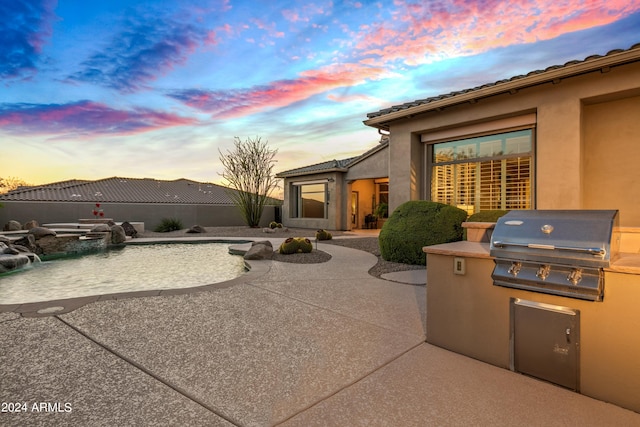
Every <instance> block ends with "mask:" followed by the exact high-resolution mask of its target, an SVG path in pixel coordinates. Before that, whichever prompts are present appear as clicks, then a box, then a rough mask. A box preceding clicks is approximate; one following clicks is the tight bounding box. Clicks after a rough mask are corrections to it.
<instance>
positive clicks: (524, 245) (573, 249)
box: [493, 240, 607, 257]
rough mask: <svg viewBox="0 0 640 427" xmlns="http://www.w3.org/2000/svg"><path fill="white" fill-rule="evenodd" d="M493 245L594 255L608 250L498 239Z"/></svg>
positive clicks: (603, 253)
mask: <svg viewBox="0 0 640 427" xmlns="http://www.w3.org/2000/svg"><path fill="white" fill-rule="evenodd" d="M493 246H494V247H496V248H504V247H506V246H517V247H521V248H531V249H546V250H550V251H553V250H556V249H557V250H559V251H569V252H580V253H586V254H591V255H593V256H602V257H603V256H604V255H605V254H606V253H607V251H605V250H604V249H602V248H576V247H571V246H555V245H542V244H537V243H509V242H503V241H500V240H497V241H495V242H493Z"/></svg>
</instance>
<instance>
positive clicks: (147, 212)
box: [0, 177, 280, 230]
mask: <svg viewBox="0 0 640 427" xmlns="http://www.w3.org/2000/svg"><path fill="white" fill-rule="evenodd" d="M228 191H229V189H228V188H226V187H223V186H221V185H217V184H213V183H207V182H197V181H192V180H189V179H184V178H182V179H176V180H171V181H167V180H159V179H152V178H124V177H110V178H104V179H98V180H94V181H91V180H68V181H61V182H54V183H51V184H45V185H38V186H31V187H23V188H19V189H17V190H14V191H11V192H9V193H6V194H2V195H0V203H1V204H2V205H3V207H2V208H0V227H2V224H6V223H7V222H8V221H9V220H16V221H19V222H21V223H25V222H27V221H30V220H33V219H35V220H36V221H38V222H39V223H40V224H43V223H69V222H75V221H77V220H79V219H86V218H92V217H93V214H92V211H93V210H94V209H95V204H96V203H100V205H101V206H100V209H102V211H103V214H104V215H105V217H108V218H113V219H114V220H115V221H130V222H132V221H135V222H143V223H144V226H145V228H146V229H148V230H153V229H154V228H155V226H156V225H158V224H159V223H160V222H161V221H162V219H163V218H175V219H179V220H180V221H182V223H183V225H184V226H185V227H190V226H192V225H195V224H198V225H201V226H203V227H212V226H238V225H245V224H244V222H243V220H242V216H241V215H240V213H239V211H238V208H237V207H236V206H235V205H234V203H233V200H232V199H231V197H230V196H229V194H228ZM279 204H280V201H278V200H275V199H274V200H272V203H270V205H269V206H265V210H264V212H263V215H262V220H261V225H262V226H267V225H268V224H269V222H270V221H274V220H279V217H278V215H279V212H280V206H279Z"/></svg>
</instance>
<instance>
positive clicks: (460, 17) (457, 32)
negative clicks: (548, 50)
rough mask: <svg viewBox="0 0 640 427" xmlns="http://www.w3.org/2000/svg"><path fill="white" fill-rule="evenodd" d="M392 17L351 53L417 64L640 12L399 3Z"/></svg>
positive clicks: (572, 5) (629, 7) (632, 5)
mask: <svg viewBox="0 0 640 427" xmlns="http://www.w3.org/2000/svg"><path fill="white" fill-rule="evenodd" d="M395 5H396V7H397V9H396V10H395V11H394V12H393V19H391V20H389V21H385V22H381V23H374V24H372V25H371V26H370V28H361V30H360V32H359V33H358V36H357V40H358V41H357V44H356V46H355V51H354V54H355V55H362V56H365V57H366V56H368V55H373V56H379V57H381V59H382V60H384V61H385V62H389V63H391V62H395V61H402V62H404V63H405V64H408V65H417V64H422V63H426V62H430V61H433V60H437V59H441V58H446V57H453V56H460V55H471V54H478V53H482V52H485V51H488V50H490V49H494V48H497V47H504V46H509V45H512V44H514V43H532V42H536V41H539V40H549V39H552V38H555V37H557V36H559V35H561V34H565V33H569V32H574V31H579V30H583V29H587V28H592V27H595V26H600V25H606V24H609V23H611V22H614V21H616V20H618V19H621V18H623V17H625V16H628V15H630V14H631V13H634V12H636V11H638V10H640V3H639V2H629V1H626V0H611V1H609V0H590V1H577V0H565V1H555V0H516V1H513V2H509V3H504V2H498V1H495V0H487V1H481V2H469V1H466V0H452V1H451V0H446V1H445V0H440V1H435V2H416V3H412V2H408V1H400V0H397V1H396V2H395Z"/></svg>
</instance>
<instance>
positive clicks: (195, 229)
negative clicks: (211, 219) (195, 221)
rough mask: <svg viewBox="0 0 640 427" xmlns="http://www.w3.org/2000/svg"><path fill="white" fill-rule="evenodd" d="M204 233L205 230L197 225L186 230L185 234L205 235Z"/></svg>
mask: <svg viewBox="0 0 640 427" xmlns="http://www.w3.org/2000/svg"><path fill="white" fill-rule="evenodd" d="M206 232H207V230H205V229H204V227H201V226H199V225H194V226H193V227H191V228H190V229H188V230H187V233H206Z"/></svg>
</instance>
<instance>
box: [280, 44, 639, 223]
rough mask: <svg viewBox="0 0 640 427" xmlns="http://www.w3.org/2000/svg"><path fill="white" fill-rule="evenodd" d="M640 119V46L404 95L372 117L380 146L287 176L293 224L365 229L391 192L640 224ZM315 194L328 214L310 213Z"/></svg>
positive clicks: (393, 199) (286, 214)
mask: <svg viewBox="0 0 640 427" xmlns="http://www.w3.org/2000/svg"><path fill="white" fill-rule="evenodd" d="M638 117H640V44H636V45H634V46H632V47H631V48H629V49H626V50H614V51H611V52H609V53H607V54H606V55H604V56H599V55H593V56H589V57H588V58H586V59H584V60H576V61H570V62H567V63H566V64H564V65H555V66H550V67H548V68H546V69H544V70H536V71H531V72H530V73H528V74H526V75H519V76H515V77H512V78H510V79H506V80H500V81H497V82H494V83H488V84H485V85H482V86H479V87H475V88H471V89H464V90H460V91H456V92H452V93H448V94H444V95H439V96H434V97H430V98H425V99H418V100H415V101H411V102H407V103H404V104H400V105H396V106H393V107H391V108H386V109H383V110H380V111H377V112H373V113H370V114H368V115H367V120H365V121H364V124H365V125H367V126H371V127H374V128H377V129H378V130H379V131H380V132H381V133H383V134H388V135H389V136H388V138H385V142H384V145H382V144H381V147H377V148H378V150H377V151H374V153H373V154H371V153H365V154H363V156H360V157H356V158H354V159H346V160H343V161H335V162H326V163H322V164H319V165H313V166H307V167H302V168H299V169H295V170H291V171H287V172H282V173H280V174H279V175H278V176H279V177H281V178H284V179H285V196H284V207H283V222H284V223H285V225H290V226H294V225H296V226H309V227H324V228H330V229H342V230H347V229H351V228H362V227H364V222H363V220H364V215H366V214H367V213H369V212H371V211H372V210H373V208H375V205H376V204H377V203H379V202H380V201H381V200H388V204H389V212H390V213H391V212H392V211H393V209H395V208H396V207H397V206H398V205H400V204H402V203H403V202H405V201H408V200H433V201H438V202H443V203H448V204H452V205H456V206H458V207H460V208H463V209H465V210H467V212H469V214H471V213H474V212H477V211H479V210H487V209H619V210H620V221H621V226H626V227H638V226H640V205H639V204H638V200H640V172H638V165H640V149H638V143H639V142H640V137H639V135H640V120H638ZM358 165H359V166H360V167H357V166H358ZM367 180H371V181H367ZM365 183H367V185H368V186H369V188H374V190H367V191H364V190H362V187H361V185H362V184H365ZM372 183H373V184H375V185H379V186H380V187H379V188H375V187H372V185H370V184H372ZM313 186H315V187H313ZM307 190H308V191H307ZM383 191H384V199H382V197H380V194H381V192H383ZM354 193H355V194H354ZM312 194H314V195H313V196H312ZM307 199H313V200H316V201H317V202H319V203H322V204H323V207H324V212H322V211H317V212H314V213H313V214H309V215H307V212H306V211H305V210H304V209H301V206H302V205H303V202H304V201H305V200H307ZM354 200H357V203H355V202H354ZM354 215H355V219H354Z"/></svg>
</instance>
